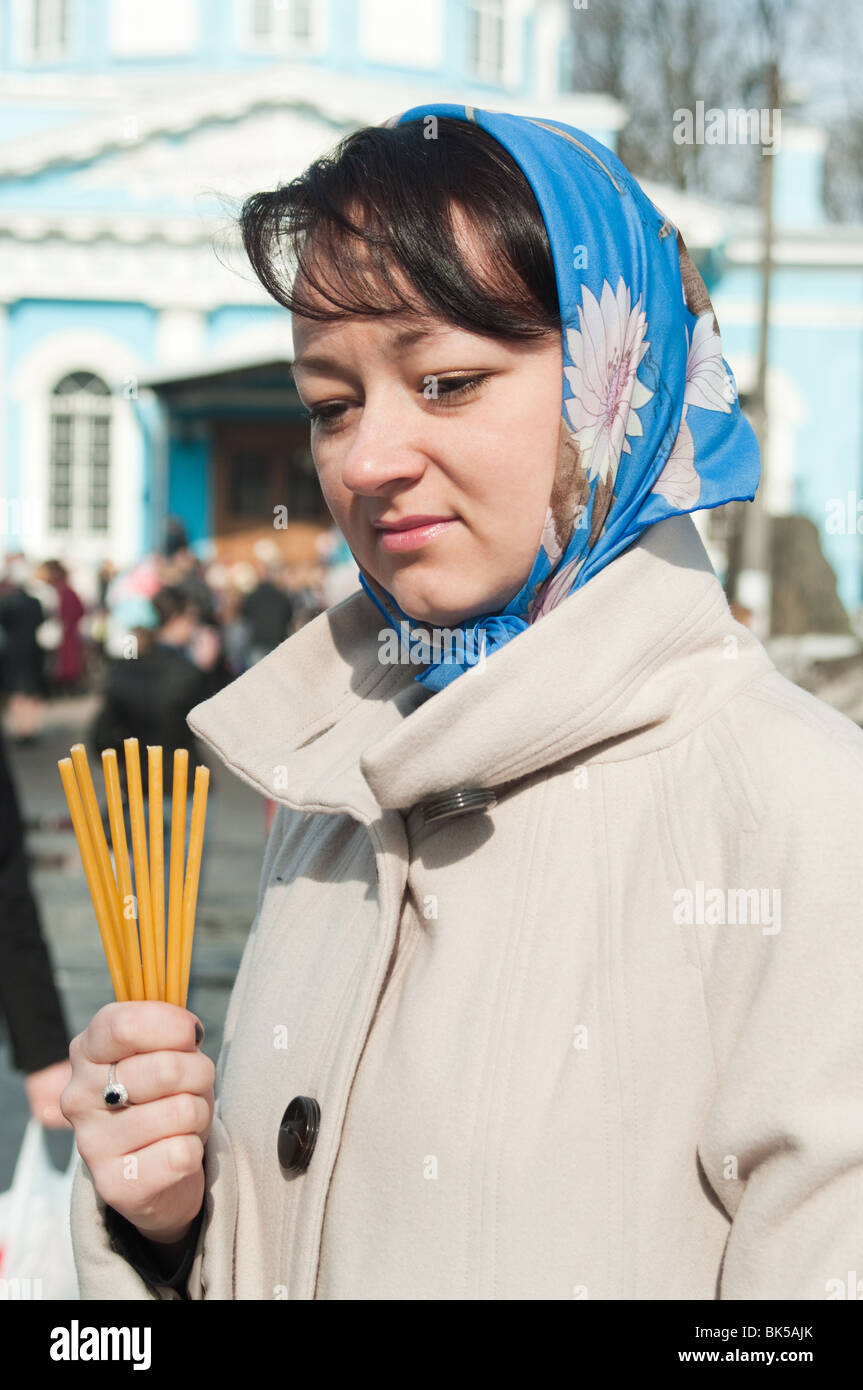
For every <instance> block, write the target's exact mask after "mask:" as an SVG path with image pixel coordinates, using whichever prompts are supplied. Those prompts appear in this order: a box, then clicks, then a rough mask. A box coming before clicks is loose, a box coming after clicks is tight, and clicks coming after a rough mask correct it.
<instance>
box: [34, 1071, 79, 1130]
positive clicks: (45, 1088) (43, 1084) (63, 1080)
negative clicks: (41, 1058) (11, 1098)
mask: <svg viewBox="0 0 863 1390" xmlns="http://www.w3.org/2000/svg"><path fill="white" fill-rule="evenodd" d="M71 1078H72V1067H71V1064H70V1063H69V1062H68V1061H65V1062H54V1063H53V1064H52V1065H51V1066H50V1067H41V1068H40V1069H39V1071H31V1072H28V1073H27V1075H26V1076H25V1078H24V1086H25V1088H26V1090H27V1101H28V1103H29V1106H30V1114H31V1115H32V1116H33V1119H34V1120H38V1121H39V1123H40V1124H42V1125H44V1126H45V1128H46V1129H71V1125H70V1124H69V1121H68V1120H67V1119H66V1118H65V1117H64V1115H63V1112H62V1110H61V1109H60V1094H61V1092H62V1091H63V1090H64V1088H65V1087H66V1086H68V1084H69V1082H70V1080H71Z"/></svg>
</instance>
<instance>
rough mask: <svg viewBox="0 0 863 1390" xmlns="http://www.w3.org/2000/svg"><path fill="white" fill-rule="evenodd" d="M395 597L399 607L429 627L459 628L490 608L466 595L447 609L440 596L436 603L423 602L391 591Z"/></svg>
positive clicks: (415, 597)
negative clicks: (459, 625) (460, 624)
mask: <svg viewBox="0 0 863 1390" xmlns="http://www.w3.org/2000/svg"><path fill="white" fill-rule="evenodd" d="M390 592H391V593H392V595H393V597H394V598H395V599H396V601H397V602H398V604H399V607H400V608H402V609H403V610H404V612H405V613H409V614H410V616H411V617H412V618H413V619H414V621H415V622H418V623H426V624H428V626H429V627H457V626H458V624H459V623H463V622H467V621H469V620H470V619H471V618H475V617H478V616H479V615H480V614H481V613H486V612H488V608H487V607H486V606H484V605H483V604H482V603H479V602H477V601H476V600H474V601H473V602H471V599H470V598H469V597H468V596H467V595H465V598H464V600H459V599H458V598H455V599H454V600H453V601H452V603H451V604H450V605H449V606H447V607H442V606H441V601H440V595H438V597H437V600H436V601H435V602H430V601H426V600H423V599H422V598H420V597H419V596H418V595H413V594H405V595H404V596H402V595H401V594H399V593H397V592H396V590H395V589H391V590H390Z"/></svg>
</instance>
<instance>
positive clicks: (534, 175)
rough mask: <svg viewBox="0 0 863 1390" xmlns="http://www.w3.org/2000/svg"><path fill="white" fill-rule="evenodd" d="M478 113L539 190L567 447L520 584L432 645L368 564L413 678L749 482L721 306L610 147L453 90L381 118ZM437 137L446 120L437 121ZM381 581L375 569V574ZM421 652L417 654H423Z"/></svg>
mask: <svg viewBox="0 0 863 1390" xmlns="http://www.w3.org/2000/svg"><path fill="white" fill-rule="evenodd" d="M441 116H449V117H453V118H455V119H457V120H464V121H474V122H475V123H476V124H477V125H480V126H482V128H483V129H484V130H486V131H488V132H489V134H490V135H493V136H494V138H495V139H496V140H498V141H500V143H501V144H502V145H503V146H504V148H505V149H507V150H508V151H509V153H510V154H511V155H512V157H513V158H514V159H515V161H516V162H517V163H518V165H519V166H520V168H521V169H522V171H523V172H524V174H525V176H526V178H527V180H528V182H529V183H530V186H531V188H532V189H533V192H534V195H535V197H536V199H537V202H538V203H539V207H540V210H541V212H542V215H543V218H544V220H545V225H546V229H547V231H548V237H549V242H550V244H551V251H552V255H553V257H554V266H555V274H556V279H557V291H558V299H559V302H560V313H561V321H562V339H563V393H562V410H561V429H560V450H559V457H558V463H557V471H556V474H555V481H554V485H553V488H552V493H551V497H550V499H549V506H548V510H547V513H546V520H545V526H544V528H543V532H542V538H541V543H540V546H539V550H538V551H537V555H536V559H535V560H534V563H533V567H532V569H531V571H530V574H529V576H528V578H527V581H526V583H525V584H524V585H523V586H522V588H521V589H520V590H519V591H518V593H517V594H516V595H515V597H514V598H512V599H511V600H510V602H509V603H507V604H506V606H505V607H504V608H502V609H501V610H500V611H499V612H496V613H488V614H483V615H480V616H477V617H472V618H469V619H467V620H466V621H465V622H463V623H460V624H458V625H457V627H456V629H454V630H453V629H449V630H448V631H449V632H450V633H451V634H453V635H454V636H455V637H456V638H457V639H458V640H457V641H455V642H453V641H452V637H450V638H449V639H448V640H447V641H446V643H445V644H443V645H441V644H440V643H439V644H437V645H435V643H434V640H433V639H431V640H430V638H429V630H428V628H427V626H424V625H418V624H417V623H416V621H415V620H414V619H413V618H411V617H410V616H409V614H407V613H405V612H404V610H403V609H402V608H401V607H400V606H399V605H398V603H397V602H396V600H395V599H394V598H393V596H392V594H390V593H389V591H388V590H386V589H384V588H383V587H382V586H381V585H380V584H379V583H378V582H377V580H373V579H372V576H370V575H368V574H367V573H366V572H364V571H363V570H362V569H361V571H360V583H361V584H362V587H363V588H364V589H365V591H366V593H367V594H368V596H369V598H371V600H372V602H373V603H375V604H376V605H377V607H378V608H379V609H380V611H381V613H382V614H383V616H384V618H385V619H386V621H387V623H388V624H389V625H390V626H392V627H393V628H394V629H396V631H397V632H398V633H399V636H400V639H401V641H402V643H403V642H404V640H405V637H406V635H407V637H408V639H409V641H410V642H411V647H412V650H413V651H414V652H415V651H416V650H417V648H416V646H415V645H414V639H415V637H419V638H420V640H421V649H422V648H424V658H425V659H426V660H427V662H428V664H427V665H426V666H425V669H423V670H422V671H421V672H420V673H419V674H418V675H417V677H416V679H417V680H418V681H421V682H422V683H423V684H424V685H426V686H428V687H429V688H430V689H432V690H441V689H442V688H443V687H444V686H445V685H448V684H449V682H450V681H452V680H455V679H456V677H457V676H459V675H461V674H462V672H464V671H466V670H468V669H469V667H471V666H473V665H476V664H477V662H478V661H480V660H482V659H484V658H485V657H486V656H488V655H490V654H491V653H492V652H494V651H496V650H497V649H498V648H500V647H501V646H503V645H504V644H505V643H506V642H508V641H510V640H511V639H512V638H513V637H515V636H516V635H517V634H518V633H519V632H521V631H523V630H524V629H525V628H526V627H528V626H529V625H530V624H531V623H533V622H536V621H537V619H538V618H541V617H542V616H543V614H545V613H547V612H549V611H550V610H551V609H552V608H554V607H555V606H556V605H557V604H558V603H560V602H561V601H562V600H563V599H564V598H566V597H567V595H568V594H570V593H572V592H573V590H575V589H579V588H581V586H582V585H583V584H586V583H587V582H588V580H589V579H591V578H592V577H593V576H594V575H595V574H597V573H598V571H599V570H601V569H602V568H603V566H605V565H607V564H609V562H610V561H611V560H613V559H614V558H615V556H617V555H619V554H620V553H621V551H623V550H625V549H626V548H627V547H628V546H629V545H631V544H632V542H633V541H634V540H635V539H636V538H637V537H638V536H639V535H640V534H641V532H642V531H644V530H645V528H646V527H648V526H652V525H653V524H654V522H657V521H662V520H664V518H666V517H670V516H676V515H680V514H682V513H685V512H693V511H698V510H701V509H703V508H708V507H717V506H719V505H721V504H722V503H724V502H730V501H732V500H735V499H739V500H743V499H747V500H751V499H752V498H754V496H755V491H756V488H757V487H758V482H759V478H760V473H761V465H760V453H759V448H758V442H757V440H756V437H755V434H754V432H753V430H752V428H751V426H750V425H749V423H748V421H747V420H746V418H745V416H744V415H743V413H742V411H741V409H740V405H739V402H738V400H737V391H736V388H735V384H734V378H733V376H732V374H731V370H730V368H729V367H728V365H727V363H726V362H725V361H724V359H723V357H722V347H721V343H720V338H719V329H718V325H717V323H716V319H715V317H714V313H713V306H712V304H711V302H710V298H709V295H708V293H707V290H706V288H705V286H704V282H703V280H702V279H701V276H700V275H699V273H698V271H697V270H696V268H695V266H694V264H693V262H692V260H691V259H690V257H689V255H688V253H687V251H686V247H685V245H684V242H683V239H682V237H681V236H680V234H679V232H678V231H677V229H676V228H675V227H673V226H672V225H671V223H670V222H669V221H668V219H667V218H666V217H664V216H663V215H662V213H661V212H659V211H658V209H657V208H656V207H655V206H654V205H653V203H652V202H651V201H650V199H649V198H648V197H647V195H646V194H645V193H644V191H643V190H642V189H641V188H640V187H639V185H638V184H637V183H636V181H635V179H634V178H633V177H632V175H631V174H630V173H629V172H628V170H627V169H625V168H624V166H623V165H622V164H621V162H620V160H619V159H617V157H616V156H615V155H614V154H612V152H611V151H610V150H608V149H606V148H605V146H604V145H601V144H600V143H599V142H598V141H597V140H594V139H592V138H591V136H589V135H586V134H585V133H584V131H581V130H576V129H574V128H573V127H572V126H568V125H564V124H563V123H562V122H559V121H548V120H540V119H539V118H534V117H527V116H513V115H509V114H507V113H505V112H501V111H482V110H479V109H477V108H475V107H472V106H456V105H451V104H448V103H441V104H439V105H431V106H415V107H412V108H411V109H410V110H409V111H405V112H403V113H402V115H401V116H394V117H392V118H391V119H390V120H389V121H387V122H386V125H388V126H395V125H401V124H404V123H405V122H407V121H423V122H425V123H426V124H427V128H428V123H429V122H432V123H433V122H434V120H435V118H437V117H441ZM434 134H435V135H436V130H434ZM370 581H371V582H370ZM413 659H416V658H415V657H414V658H413Z"/></svg>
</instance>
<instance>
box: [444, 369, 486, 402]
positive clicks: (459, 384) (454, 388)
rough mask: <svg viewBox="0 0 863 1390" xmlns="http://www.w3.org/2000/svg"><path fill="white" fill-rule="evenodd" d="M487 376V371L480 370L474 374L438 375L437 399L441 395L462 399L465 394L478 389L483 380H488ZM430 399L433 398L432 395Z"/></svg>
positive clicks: (468, 394)
mask: <svg viewBox="0 0 863 1390" xmlns="http://www.w3.org/2000/svg"><path fill="white" fill-rule="evenodd" d="M488 378H489V373H488V372H480V373H478V374H475V375H474V376H449V377H443V376H441V377H438V379H437V389H438V399H440V398H441V397H446V398H447V399H449V400H451V399H452V398H453V397H456V398H458V399H463V398H464V397H465V396H472V395H474V393H475V392H477V391H478V390H479V389H480V387H481V386H482V384H483V382H485V381H488ZM430 399H432V400H433V399H434V397H431V398H430Z"/></svg>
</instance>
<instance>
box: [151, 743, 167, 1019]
mask: <svg viewBox="0 0 863 1390" xmlns="http://www.w3.org/2000/svg"><path fill="white" fill-rule="evenodd" d="M147 777H148V782H149V788H150V791H149V798H148V800H149V803H150V897H151V902H152V908H153V936H154V939H155V942H156V972H157V974H158V976H159V998H160V999H164V998H165V827H164V822H163V812H162V749H161V747H160V746H159V745H158V744H157V745H156V746H155V747H150V746H149V745H148V747H147Z"/></svg>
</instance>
